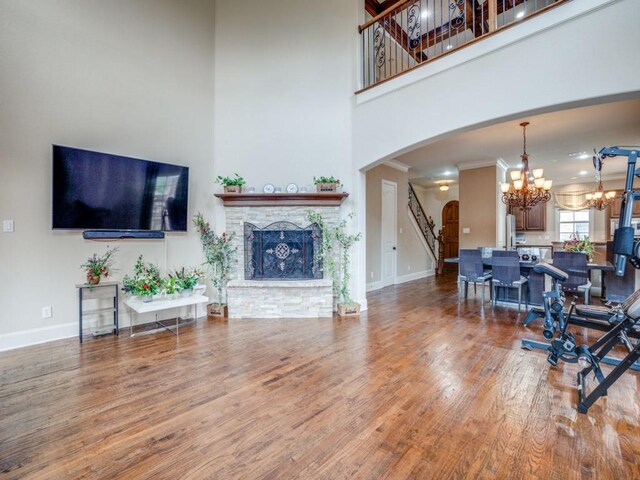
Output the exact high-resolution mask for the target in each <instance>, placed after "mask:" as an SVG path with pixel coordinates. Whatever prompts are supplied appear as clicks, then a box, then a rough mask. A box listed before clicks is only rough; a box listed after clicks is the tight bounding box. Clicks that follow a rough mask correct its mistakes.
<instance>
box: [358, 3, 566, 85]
mask: <svg viewBox="0 0 640 480" xmlns="http://www.w3.org/2000/svg"><path fill="white" fill-rule="evenodd" d="M566 1H569V0H403V1H400V2H396V3H395V4H393V5H392V6H390V7H389V8H386V9H385V5H387V4H390V3H392V2H391V1H390V0H386V1H382V2H379V1H378V0H365V8H366V11H367V14H368V16H370V17H371V19H370V20H368V21H367V22H365V23H364V24H363V25H360V26H359V27H358V30H359V32H360V37H361V38H360V41H361V45H362V62H363V63H362V72H361V74H362V85H363V89H365V88H368V87H371V86H374V85H376V84H378V83H380V82H383V81H385V80H388V79H390V78H393V77H395V76H397V75H400V74H402V73H404V72H407V71H409V70H411V69H413V68H415V67H418V66H420V65H423V64H425V63H427V62H429V61H431V60H433V59H435V58H438V57H440V56H442V55H445V54H447V53H450V52H452V51H455V50H456V49H458V48H460V47H463V46H465V45H469V44H470V43H472V42H475V41H477V40H479V39H481V38H485V37H486V36H488V35H492V34H494V33H496V32H499V31H500V30H502V29H504V28H507V27H509V26H512V25H514V24H516V23H519V22H521V21H524V20H526V19H528V18H531V17H532V16H534V15H538V14H540V13H541V12H543V11H547V10H549V9H550V8H553V7H555V6H557V5H559V4H561V3H564V2H566ZM383 9H384V10H383Z"/></svg>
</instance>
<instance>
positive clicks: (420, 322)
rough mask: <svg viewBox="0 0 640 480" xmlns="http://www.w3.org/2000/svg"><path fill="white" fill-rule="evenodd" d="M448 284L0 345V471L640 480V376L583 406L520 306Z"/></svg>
mask: <svg viewBox="0 0 640 480" xmlns="http://www.w3.org/2000/svg"><path fill="white" fill-rule="evenodd" d="M486 305H487V307H486V308H485V310H484V313H479V306H480V300H479V295H478V299H477V300H476V299H475V298H473V296H470V298H469V299H468V300H466V301H465V300H461V301H458V299H457V296H456V287H455V282H454V279H453V277H451V276H445V277H440V278H438V279H434V278H429V279H425V280H419V281H415V282H411V283H407V284H404V285H401V286H398V287H390V288H386V289H383V290H380V291H378V292H374V293H372V294H370V295H369V311H368V313H366V314H363V315H362V317H361V318H360V319H346V320H340V319H337V318H335V319H333V320H331V319H323V320H309V319H287V320H239V321H238V320H236V321H234V320H232V321H229V322H228V323H225V322H224V321H207V320H205V319H201V320H200V321H199V322H198V324H197V325H195V326H192V327H185V328H184V329H181V330H180V331H181V333H180V337H179V338H178V339H177V338H176V337H174V336H173V335H171V334H169V333H159V334H156V335H151V336H143V337H135V338H129V337H128V336H127V335H126V334H123V335H122V336H121V337H120V338H118V339H116V338H113V337H104V338H100V339H95V340H90V341H87V342H85V343H84V344H83V345H79V344H78V342H77V340H74V339H69V340H64V341H58V342H52V343H49V344H45V345H41V346H34V347H30V348H26V349H21V350H17V351H11V352H5V353H1V354H0V472H1V473H0V477H2V478H29V479H55V478H65V479H66V478H128V479H131V478H172V479H174V478H185V479H196V478H220V479H229V478H242V479H249V478H271V479H288V478H298V479H315V478H326V479H340V478H367V479H382V478H389V479H396V478H399V479H402V478H416V479H423V478H438V479H443V478H495V479H508V478H514V479H523V478H545V479H546V478H553V479H574V478H575V479H584V478H597V479H625V478H636V479H637V478H640V395H639V393H638V392H639V391H640V375H639V374H638V373H627V374H625V375H624V376H623V377H622V378H621V379H620V380H619V381H618V382H617V383H616V384H615V386H614V387H613V388H612V389H611V390H610V391H609V396H608V398H604V399H600V400H598V401H597V402H596V404H595V405H594V406H593V407H592V408H591V409H590V411H589V413H588V414H587V415H582V414H579V413H578V412H577V411H576V398H577V393H576V380H575V373H576V372H577V368H578V367H577V366H576V365H565V364H561V365H559V366H558V368H555V369H554V368H551V367H550V366H549V365H548V364H547V362H546V355H545V354H544V353H543V352H540V351H538V352H535V351H534V352H527V351H524V350H521V349H520V338H521V337H523V336H526V337H528V338H537V339H542V336H541V335H540V334H539V332H540V325H539V324H536V325H535V326H533V327H532V328H529V329H525V328H524V327H522V318H523V315H524V312H523V313H522V314H520V315H518V313H517V311H515V309H509V310H507V309H505V308H502V307H496V308H494V309H491V308H489V307H488V303H487V304H486Z"/></svg>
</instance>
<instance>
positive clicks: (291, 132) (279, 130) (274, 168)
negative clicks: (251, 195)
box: [214, 0, 364, 302]
mask: <svg viewBox="0 0 640 480" xmlns="http://www.w3.org/2000/svg"><path fill="white" fill-rule="evenodd" d="M361 14H362V10H361V5H360V2H359V1H358V0H328V1H325V2H293V1H288V2H282V1H277V0H246V1H242V2H238V1H231V0H227V1H218V2H217V5H216V18H217V19H219V20H220V21H219V22H217V23H216V33H215V59H216V60H215V62H216V68H215V99H216V102H215V127H214V137H215V147H214V152H215V174H216V175H229V174H231V173H233V172H238V173H240V174H241V175H242V176H244V177H245V178H246V179H247V184H248V185H253V186H255V187H256V189H257V191H261V190H262V187H263V185H264V184H265V183H272V184H274V185H276V186H280V187H282V188H283V190H284V187H286V185H287V184H288V183H290V182H295V183H297V184H298V185H308V184H311V183H312V181H313V177H314V176H320V175H325V176H329V175H333V176H336V177H338V178H339V179H340V180H341V181H342V183H343V184H344V190H345V191H347V192H349V193H350V197H349V198H348V199H347V201H345V203H344V204H343V208H342V213H343V215H344V214H346V213H348V212H350V211H354V210H355V205H356V199H357V198H359V196H363V195H364V194H363V191H362V187H363V184H362V182H361V179H360V177H359V174H358V172H356V171H355V170H354V169H353V168H352V150H351V140H352V139H351V129H352V125H351V121H352V118H351V114H352V102H353V98H354V93H353V92H354V91H355V90H356V88H357V79H356V72H357V65H358V64H357V61H356V55H357V52H358V48H357V45H358V43H357V40H358V35H357V29H356V26H357V24H358V21H359V16H360V15H361ZM220 211H222V210H220ZM217 225H223V222H222V214H220V215H219V216H218V219H217ZM355 229H358V230H360V231H362V232H364V217H363V216H362V215H360V214H359V218H358V223H357V224H356V226H355V227H354V230H355ZM354 257H355V258H354V265H353V269H354V271H359V269H360V268H361V267H360V266H359V265H360V262H361V259H359V258H358V251H357V249H354ZM356 284H358V280H354V285H356ZM361 285H362V286H361V288H360V289H359V290H357V291H356V292H354V298H356V300H358V301H361V302H364V288H363V287H364V283H361Z"/></svg>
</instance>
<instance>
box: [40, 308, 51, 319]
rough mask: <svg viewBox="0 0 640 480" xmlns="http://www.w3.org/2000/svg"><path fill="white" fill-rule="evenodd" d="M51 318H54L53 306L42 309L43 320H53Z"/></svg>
mask: <svg viewBox="0 0 640 480" xmlns="http://www.w3.org/2000/svg"><path fill="white" fill-rule="evenodd" d="M51 317H52V313H51V306H48V307H42V318H51Z"/></svg>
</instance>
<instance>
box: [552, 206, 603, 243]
mask: <svg viewBox="0 0 640 480" xmlns="http://www.w3.org/2000/svg"><path fill="white" fill-rule="evenodd" d="M585 210H588V212H589V239H590V240H591V241H593V237H594V235H595V225H594V219H595V217H594V215H593V209H592V208H589V209H587V208H583V209H582V210H569V209H567V208H556V240H557V241H558V242H563V241H564V240H560V212H582V211H585ZM562 223H582V222H575V221H574V222H562Z"/></svg>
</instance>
